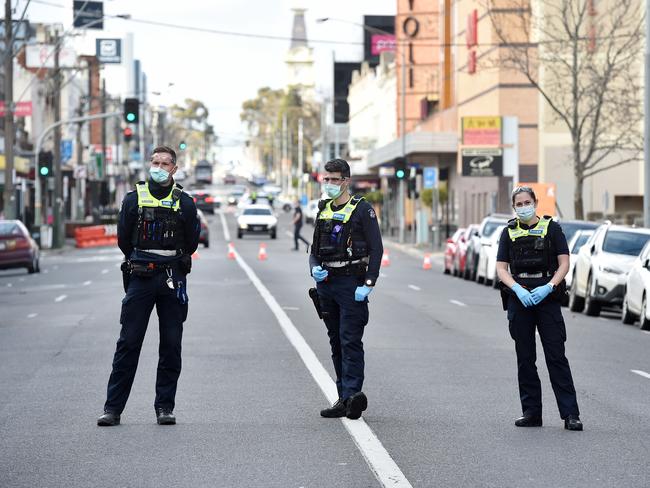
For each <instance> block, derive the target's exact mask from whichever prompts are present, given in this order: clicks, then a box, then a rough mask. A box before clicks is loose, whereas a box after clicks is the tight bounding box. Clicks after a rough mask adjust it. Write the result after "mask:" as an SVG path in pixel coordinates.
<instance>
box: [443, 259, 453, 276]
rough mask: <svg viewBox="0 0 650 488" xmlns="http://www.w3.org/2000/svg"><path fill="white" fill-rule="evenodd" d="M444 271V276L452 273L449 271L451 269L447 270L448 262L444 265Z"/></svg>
mask: <svg viewBox="0 0 650 488" xmlns="http://www.w3.org/2000/svg"><path fill="white" fill-rule="evenodd" d="M442 271H443V272H444V274H446V275H448V274H450V273H451V271H449V269H448V268H447V262H446V261H445V263H444V264H443V265H442Z"/></svg>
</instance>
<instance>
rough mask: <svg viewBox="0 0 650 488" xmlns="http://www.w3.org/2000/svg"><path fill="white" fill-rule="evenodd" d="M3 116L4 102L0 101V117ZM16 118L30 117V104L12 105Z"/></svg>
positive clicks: (19, 103)
mask: <svg viewBox="0 0 650 488" xmlns="http://www.w3.org/2000/svg"><path fill="white" fill-rule="evenodd" d="M4 115H5V102H4V101H0V117H4ZM14 115H15V116H16V117H30V116H31V115H32V102H16V103H15V104H14Z"/></svg>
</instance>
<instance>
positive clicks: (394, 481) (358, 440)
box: [221, 218, 412, 488]
mask: <svg viewBox="0 0 650 488" xmlns="http://www.w3.org/2000/svg"><path fill="white" fill-rule="evenodd" d="M221 223H222V225H223V226H224V234H225V231H226V228H225V219H223V218H222V220H221ZM235 259H236V260H237V264H239V266H240V267H241V268H242V269H243V270H244V272H245V273H246V275H247V276H248V279H250V280H251V282H252V283H253V285H254V286H255V288H256V289H257V291H258V292H259V294H260V295H261V296H262V298H263V299H264V301H265V302H266V305H267V306H268V307H269V309H270V310H271V311H272V312H273V315H275V318H276V319H277V321H278V324H279V325H280V328H281V329H282V332H284V335H285V336H286V337H287V339H288V340H289V342H290V343H291V345H292V346H293V347H294V348H295V349H296V351H297V352H298V355H299V356H300V359H302V362H303V363H304V364H305V366H306V367H307V370H308V371H309V372H310V373H311V375H312V377H313V378H314V380H315V381H316V383H317V384H318V386H319V387H320V389H321V391H322V392H323V393H324V394H325V396H326V397H327V399H328V401H329V402H330V403H334V402H335V401H336V400H337V399H338V393H337V391H336V385H335V384H334V381H333V380H332V378H331V377H330V375H329V374H328V373H327V371H326V370H325V368H324V367H323V365H322V364H321V363H320V361H319V360H318V358H317V357H316V354H315V353H314V351H313V350H312V349H311V347H309V345H308V344H307V342H306V341H305V339H304V337H303V336H302V335H301V334H300V332H299V331H298V329H296V326H295V325H294V324H293V322H291V319H290V318H289V316H288V315H287V314H286V312H285V311H284V310H282V307H281V306H280V305H279V304H278V302H277V300H276V299H275V297H274V296H273V295H271V292H269V290H268V289H267V288H266V286H264V284H263V283H262V282H261V281H260V279H259V278H258V277H257V275H256V274H255V272H254V271H253V270H252V269H251V267H250V266H248V264H246V261H244V259H243V258H242V257H241V256H240V255H239V253H238V252H237V251H235ZM341 421H342V422H343V425H344V426H345V428H346V429H347V431H348V432H349V433H350V436H351V437H352V439H353V440H354V442H355V444H356V445H357V447H358V448H359V451H360V452H361V454H362V455H363V457H364V458H365V460H366V462H367V463H368V466H369V467H370V470H371V471H372V472H373V474H374V475H375V477H376V478H377V480H378V481H379V482H380V483H381V485H382V486H384V487H388V486H390V487H391V488H412V486H411V483H410V482H409V481H408V480H407V479H406V476H404V473H402V471H401V470H400V469H399V466H397V464H396V463H395V461H394V460H393V458H391V457H390V454H388V452H387V451H386V448H385V447H384V446H383V445H382V443H381V441H380V440H379V439H378V438H377V436H376V435H375V433H374V432H373V431H372V429H370V427H369V426H368V424H366V422H365V421H364V420H363V419H359V420H349V419H347V418H343V419H341Z"/></svg>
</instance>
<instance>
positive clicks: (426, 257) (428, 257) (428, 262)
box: [422, 253, 431, 270]
mask: <svg viewBox="0 0 650 488" xmlns="http://www.w3.org/2000/svg"><path fill="white" fill-rule="evenodd" d="M422 269H424V270H427V269H431V254H429V253H426V254H425V255H424V261H423V262H422Z"/></svg>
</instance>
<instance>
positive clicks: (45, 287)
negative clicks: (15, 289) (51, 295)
mask: <svg viewBox="0 0 650 488" xmlns="http://www.w3.org/2000/svg"><path fill="white" fill-rule="evenodd" d="M67 287H68V285H37V286H30V287H28V288H23V289H22V290H23V291H49V290H61V289H63V288H67Z"/></svg>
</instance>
